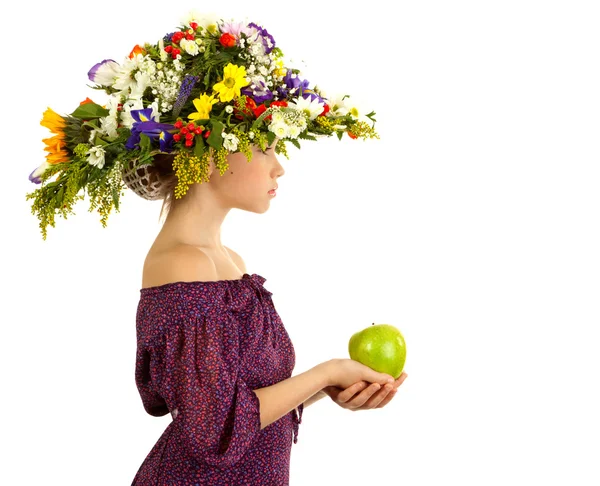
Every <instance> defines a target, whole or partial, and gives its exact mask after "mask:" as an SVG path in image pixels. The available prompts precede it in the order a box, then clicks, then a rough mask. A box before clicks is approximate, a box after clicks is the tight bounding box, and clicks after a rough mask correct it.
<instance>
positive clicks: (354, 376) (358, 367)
mask: <svg viewBox="0 0 600 486" xmlns="http://www.w3.org/2000/svg"><path fill="white" fill-rule="evenodd" d="M325 365H326V367H325V373H326V376H327V386H335V387H340V388H342V389H345V388H348V387H349V386H350V385H353V384H355V383H356V382H358V381H361V380H364V381H367V382H369V383H379V384H380V385H382V386H383V385H385V384H386V383H388V379H390V380H391V382H393V381H394V378H393V377H392V376H391V375H389V374H387V373H380V372H379V371H375V370H374V369H372V368H369V367H368V366H366V365H364V364H362V363H359V362H358V361H355V360H353V359H347V358H345V359H332V360H329V361H327V362H326V363H325ZM391 382H390V383H391Z"/></svg>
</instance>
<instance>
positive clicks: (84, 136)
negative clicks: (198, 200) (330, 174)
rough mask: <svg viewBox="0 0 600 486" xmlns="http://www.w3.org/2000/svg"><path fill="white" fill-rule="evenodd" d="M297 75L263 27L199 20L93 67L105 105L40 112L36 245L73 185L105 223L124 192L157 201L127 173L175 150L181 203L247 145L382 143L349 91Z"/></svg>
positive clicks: (64, 209) (278, 148)
mask: <svg viewBox="0 0 600 486" xmlns="http://www.w3.org/2000/svg"><path fill="white" fill-rule="evenodd" d="M300 74H301V72H300V70H299V69H296V68H286V67H284V61H283V53H282V51H281V49H280V48H279V47H277V46H276V44H275V40H274V39H273V36H272V35H271V34H269V32H267V30H266V29H264V28H262V27H261V26H259V25H257V24H255V23H253V22H250V23H247V22H233V21H230V22H225V21H223V20H222V19H221V20H217V19H216V18H215V17H214V16H211V15H206V14H198V13H196V12H190V13H189V14H188V15H186V17H185V18H184V19H183V20H182V25H181V26H180V27H179V28H178V29H177V30H175V31H174V32H172V33H169V34H167V35H165V36H164V37H163V38H162V39H160V40H159V41H158V43H156V44H149V43H145V44H144V45H143V46H140V45H136V46H135V47H134V48H133V50H132V51H131V53H130V54H129V55H128V56H127V57H126V58H125V59H124V61H123V63H122V64H118V63H117V62H115V61H114V60H112V59H105V60H103V61H102V62H99V63H97V64H95V65H94V66H93V67H92V68H91V69H90V71H89V72H88V77H89V79H90V80H91V81H92V82H93V83H95V86H91V88H93V89H99V90H104V91H105V92H106V93H107V94H108V100H107V102H106V104H105V105H99V104H97V103H95V102H94V101H92V100H91V99H90V98H86V99H85V100H84V101H82V102H81V103H80V105H79V107H78V108H77V109H76V110H75V111H73V113H71V114H69V115H59V114H58V113H56V112H55V111H53V110H52V109H51V108H49V107H48V108H47V110H46V111H45V112H44V114H43V118H42V121H41V122H40V123H41V125H42V126H44V127H47V128H48V129H50V130H51V132H52V133H53V134H54V135H53V136H52V137H51V138H46V139H44V140H43V142H44V143H45V145H46V147H45V150H46V151H47V152H48V154H47V155H46V160H45V161H44V163H43V164H42V165H40V166H39V167H37V168H36V169H35V170H34V171H33V172H31V174H30V175H29V180H30V181H32V182H34V183H35V184H42V186H41V187H39V188H38V189H36V190H34V191H33V192H32V193H29V194H27V197H26V199H27V200H29V199H33V200H34V202H33V204H32V214H37V216H38V218H39V220H40V224H39V226H40V229H41V231H42V237H43V239H44V240H46V236H47V226H48V225H50V226H52V227H54V226H55V221H54V217H55V214H57V213H58V214H62V216H63V217H64V218H65V219H67V214H69V213H70V214H75V213H74V212H73V210H72V208H73V205H74V203H75V202H76V201H77V200H78V199H81V200H83V199H84V196H83V195H79V192H80V191H81V189H83V192H84V193H85V192H86V190H87V193H88V195H89V196H90V209H89V211H90V212H91V211H93V210H94V209H97V211H98V212H99V214H100V215H101V223H102V226H103V227H106V225H107V220H108V216H109V214H110V212H111V210H112V208H113V207H114V208H115V210H116V212H119V197H120V196H121V195H123V193H122V190H123V189H124V188H126V187H129V188H131V189H134V186H135V189H134V192H136V194H138V195H140V196H142V197H145V198H146V199H156V198H157V197H156V191H155V192H154V193H152V194H150V192H149V191H150V189H149V188H148V187H147V186H143V185H135V184H133V183H132V182H131V181H129V183H128V179H127V178H126V177H125V176H126V175H127V174H129V175H131V174H135V171H136V170H137V169H139V168H140V167H148V166H151V165H152V161H153V157H154V155H156V154H174V160H173V170H174V172H175V173H176V175H177V180H178V183H177V186H176V188H175V197H176V198H181V197H183V196H184V195H185V193H186V192H187V189H188V188H189V185H190V184H192V183H199V182H202V181H208V172H209V162H210V160H211V159H212V160H214V162H215V166H216V167H217V168H218V169H219V172H220V174H221V175H223V174H224V173H225V171H226V170H227V168H228V163H227V155H228V154H230V153H235V152H242V153H244V154H245V155H246V158H247V159H248V162H250V160H251V159H252V151H251V148H250V145H251V144H254V145H257V146H258V147H260V149H261V150H262V151H264V150H265V149H266V147H268V146H270V145H271V144H273V142H274V141H275V139H276V138H277V139H278V140H277V142H276V145H275V152H276V153H278V154H279V153H282V154H284V155H285V157H286V158H288V159H289V156H288V154H287V149H286V145H285V143H286V142H288V141H289V142H291V143H292V144H293V145H294V146H296V147H297V148H300V143H299V140H317V138H318V137H326V136H332V135H336V136H337V137H338V139H339V140H341V139H342V136H343V135H344V134H347V135H348V136H349V137H350V138H352V139H357V138H363V139H367V138H379V135H378V134H377V133H376V132H375V130H374V125H375V121H376V120H375V118H374V115H375V112H370V113H368V114H366V115H362V114H361V113H360V110H359V109H358V108H357V107H356V106H355V105H354V104H353V103H351V102H350V100H349V95H344V96H337V97H326V96H325V95H324V93H323V92H322V91H321V90H319V88H318V87H317V86H314V87H312V88H309V82H308V81H307V80H306V79H302V77H301V76H300ZM367 119H368V120H371V121H372V122H373V123H372V124H371V125H370V124H369V123H367V121H366V120H367ZM54 176H56V177H55V179H54V180H53V181H50V182H49V180H50V179H51V178H52V177H54ZM124 182H125V185H124ZM144 191H146V192H144Z"/></svg>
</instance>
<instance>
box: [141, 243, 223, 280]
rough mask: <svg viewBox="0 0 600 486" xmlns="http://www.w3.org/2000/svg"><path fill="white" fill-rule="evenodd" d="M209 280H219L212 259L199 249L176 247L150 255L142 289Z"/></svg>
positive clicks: (145, 266) (146, 264) (145, 263)
mask: <svg viewBox="0 0 600 486" xmlns="http://www.w3.org/2000/svg"><path fill="white" fill-rule="evenodd" d="M207 280H217V269H216V267H215V264H214V262H213V261H212V259H211V258H210V257H209V256H208V255H207V254H206V253H204V252H203V251H202V250H200V249H198V248H194V247H190V246H188V245H176V246H173V247H172V248H169V249H167V250H163V251H161V252H157V253H153V254H150V253H149V254H148V256H147V257H146V260H145V261H144V270H143V276H142V288H145V287H154V286H157V285H163V284H166V283H171V282H192V281H207Z"/></svg>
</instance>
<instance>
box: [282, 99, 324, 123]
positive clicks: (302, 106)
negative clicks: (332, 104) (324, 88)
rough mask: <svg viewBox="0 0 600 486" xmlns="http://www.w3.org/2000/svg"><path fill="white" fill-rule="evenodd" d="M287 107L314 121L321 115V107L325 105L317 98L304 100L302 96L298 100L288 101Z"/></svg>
mask: <svg viewBox="0 0 600 486" xmlns="http://www.w3.org/2000/svg"><path fill="white" fill-rule="evenodd" d="M288 106H289V107H291V108H294V109H296V110H298V111H301V112H303V113H304V114H305V115H306V116H307V117H308V118H309V119H310V120H314V119H315V118H317V117H318V116H319V115H320V114H321V113H323V106H325V103H321V102H320V101H319V99H318V98H315V99H314V100H311V99H310V97H309V98H304V97H303V96H300V97H299V98H295V99H294V100H293V101H290V102H289V103H288Z"/></svg>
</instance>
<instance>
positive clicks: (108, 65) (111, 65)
mask: <svg viewBox="0 0 600 486" xmlns="http://www.w3.org/2000/svg"><path fill="white" fill-rule="evenodd" d="M97 66H98V67H97V69H96V72H95V73H94V75H93V78H94V79H93V81H94V83H96V84H100V85H102V86H112V84H113V82H114V80H115V76H116V75H117V74H118V73H119V64H118V63H116V62H115V61H113V60H112V59H106V60H104V61H102V62H101V63H98V64H97ZM92 69H93V68H92ZM90 72H91V71H90Z"/></svg>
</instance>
